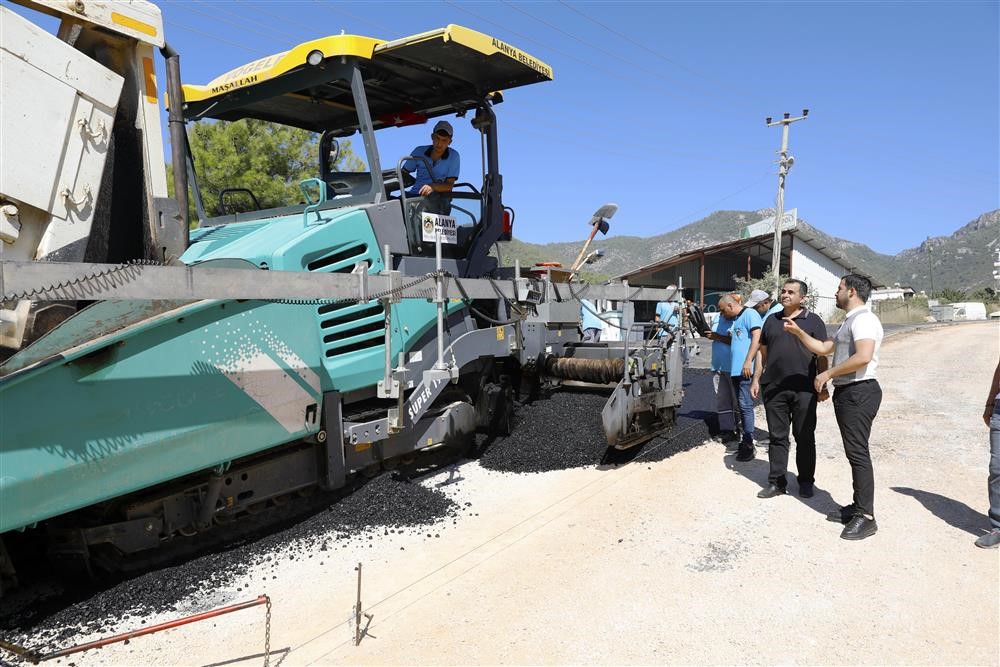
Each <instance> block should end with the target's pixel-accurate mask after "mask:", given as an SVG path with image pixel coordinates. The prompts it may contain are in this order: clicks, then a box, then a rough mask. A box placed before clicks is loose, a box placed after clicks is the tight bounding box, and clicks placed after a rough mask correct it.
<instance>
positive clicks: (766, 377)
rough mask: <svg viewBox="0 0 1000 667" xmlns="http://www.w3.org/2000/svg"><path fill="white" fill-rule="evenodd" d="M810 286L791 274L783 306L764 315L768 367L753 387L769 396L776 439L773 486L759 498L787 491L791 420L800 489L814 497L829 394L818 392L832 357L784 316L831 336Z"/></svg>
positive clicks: (771, 453) (770, 453)
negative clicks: (821, 414) (820, 403)
mask: <svg viewBox="0 0 1000 667" xmlns="http://www.w3.org/2000/svg"><path fill="white" fill-rule="evenodd" d="M808 291H809V287H808V286H807V285H806V284H805V283H804V282H802V281H801V280H795V279H794V278H793V279H790V280H786V281H785V284H784V285H782V287H781V294H780V295H779V297H778V299H779V301H780V302H781V305H782V307H783V310H782V311H780V313H775V314H774V316H773V317H768V318H767V319H765V320H764V327H763V329H762V331H761V335H760V358H761V363H762V366H763V368H764V372H763V374H762V375H761V377H760V381H759V382H758V381H757V380H756V379H754V383H753V385H751V387H750V393H751V395H752V396H753V397H754V398H757V397H758V396H763V400H764V412H765V414H766V415H767V431H768V435H769V437H770V444H769V445H768V447H767V458H768V460H769V461H770V463H771V472H770V474H769V475H768V477H767V481H768V486H767V488H765V489H763V490H762V491H761V492H760V493H758V494H757V497H758V498H774V497H775V496H780V495H782V494H784V493H785V492H786V488H787V486H788V480H787V479H786V478H785V473H786V472H788V450H789V448H790V444H789V440H788V432H789V426H790V427H791V432H792V435H794V436H795V469H796V471H797V473H798V483H799V495H800V496H801V497H803V498H812V496H813V482H815V474H816V401H817V398H818V399H819V400H825V399H826V398H828V397H829V396H828V395H827V394H826V390H825V389H824V390H823V393H821V394H819V395H817V393H816V388H815V387H814V382H815V380H816V375H817V374H818V373H822V372H823V371H825V370H826V366H827V362H826V357H824V356H817V355H816V354H814V353H813V352H810V351H809V350H808V349H806V347H805V345H803V344H802V342H801V341H800V340H799V339H798V338H797V337H796V336H795V335H793V334H791V333H789V332H787V331H785V323H784V321H783V320H782V319H781V318H788V319H789V320H791V321H793V322H795V323H796V324H797V325H798V327H799V328H800V329H801V330H802V331H804V332H805V333H807V334H809V335H810V336H812V337H813V338H816V339H817V340H823V341H825V340H826V325H825V324H824V323H823V320H822V319H820V317H819V316H818V315H816V314H815V313H811V312H809V311H808V310H807V309H806V308H805V307H804V306H803V305H802V302H803V300H804V299H805V297H806V295H807V293H808Z"/></svg>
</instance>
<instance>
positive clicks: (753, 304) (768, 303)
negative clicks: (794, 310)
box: [746, 289, 785, 322]
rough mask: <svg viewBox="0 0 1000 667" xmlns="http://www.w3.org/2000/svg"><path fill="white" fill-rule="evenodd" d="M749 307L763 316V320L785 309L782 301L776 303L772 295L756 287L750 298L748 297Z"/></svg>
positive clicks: (747, 304)
mask: <svg viewBox="0 0 1000 667" xmlns="http://www.w3.org/2000/svg"><path fill="white" fill-rule="evenodd" d="M746 306H747V308H753V309H754V310H756V311H757V313H758V314H759V315H760V317H761V321H762V322H763V320H766V319H767V318H768V317H770V316H771V315H774V314H775V313H777V312H780V311H782V310H784V309H785V307H784V306H782V305H781V304H780V303H775V301H774V299H772V298H771V295H770V294H768V293H767V292H765V291H764V290H762V289H755V290H753V291H752V292H750V298H749V299H747V303H746Z"/></svg>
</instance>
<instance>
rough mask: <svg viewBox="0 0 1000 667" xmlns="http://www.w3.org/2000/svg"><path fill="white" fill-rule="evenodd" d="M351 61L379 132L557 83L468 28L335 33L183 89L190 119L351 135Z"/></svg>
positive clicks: (520, 55)
mask: <svg viewBox="0 0 1000 667" xmlns="http://www.w3.org/2000/svg"><path fill="white" fill-rule="evenodd" d="M310 56H312V61H313V63H314V64H310V63H309V60H310ZM344 58H348V59H353V60H354V61H355V62H357V63H358V65H359V67H360V68H361V71H362V74H363V78H364V82H365V92H366V97H367V99H368V105H369V110H370V112H371V116H372V120H373V122H374V124H375V126H376V127H380V126H387V125H398V124H408V123H414V122H421V119H426V118H432V117H434V116H440V115H444V114H448V113H456V112H459V111H462V110H465V109H468V108H472V107H474V106H475V105H476V104H477V103H478V102H480V101H481V100H482V99H483V97H484V96H485V95H487V94H488V93H490V92H492V91H497V90H504V89H510V88H515V87H518V86H524V85H528V84H532V83H538V82H541V81H549V80H551V79H552V68H551V67H549V66H548V65H547V64H545V63H544V62H542V61H540V60H538V59H537V58H533V57H532V56H530V55H528V54H527V53H524V52H523V51H521V50H519V49H517V48H515V47H513V46H511V45H509V44H507V43H505V42H502V41H500V40H498V39H496V38H494V37H490V36H488V35H484V34H482V33H479V32H476V31H475V30H470V29H469V28H463V27H462V26H457V25H449V26H447V27H445V28H440V29H437V30H431V31H428V32H424V33H420V34H418V35H413V36H411V37H406V38H404V39H399V40H394V41H391V42H386V41H382V40H378V39H373V38H371V37H360V36H357V35H334V36H330V37H322V38H320V39H315V40H312V41H309V42H304V43H302V44H299V45H298V46H296V47H294V48H292V49H290V50H288V51H284V52H282V53H277V54H274V55H272V56H268V57H266V58H261V59H259V60H255V61H253V62H250V63H247V64H246V65H243V66H241V67H238V68H236V69H234V70H231V71H229V72H226V73H225V74H222V75H220V76H218V77H216V78H215V79H213V80H212V81H211V82H209V83H208V84H206V85H203V86H194V85H185V86H184V99H185V111H184V115H185V117H186V118H189V119H197V118H217V119H220V120H238V119H240V118H259V119H262V120H269V121H273V122H278V123H282V124H285V125H291V126H295V127H302V128H305V129H309V130H313V131H323V130H344V131H350V130H351V129H352V128H356V127H357V123H358V120H357V113H356V111H355V109H354V99H353V96H352V94H351V89H350V81H349V80H346V78H345V76H344V73H345V71H346V70H345V68H344V67H343V66H342V63H343V62H344Z"/></svg>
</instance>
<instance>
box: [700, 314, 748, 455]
mask: <svg viewBox="0 0 1000 667" xmlns="http://www.w3.org/2000/svg"><path fill="white" fill-rule="evenodd" d="M732 325H733V321H732V320H731V319H729V318H728V317H726V316H725V315H723V314H722V313H719V317H718V319H717V320H716V321H715V327H714V328H713V329H712V331H705V332H702V335H704V336H705V337H706V338H708V339H709V340H711V341H712V389H713V390H714V391H715V414H716V417H715V423H714V424H712V423H710V424H709V432H710V434H711V435H712V436H717V437H719V438H721V439H722V441H723V442H726V441H727V440H728V439H729V438H730V437H733V436H734V435H735V436H736V439H737V440H739V435H738V434H736V421H735V418H734V416H733V383H732V380H731V379H730V377H731V376H730V375H729V371H730V367H731V365H732V364H731V362H730V355H729V345H728V344H726V343H724V342H722V339H723V337H725V336H728V335H729V328H730V327H731V326H732ZM713 427H714V428H713Z"/></svg>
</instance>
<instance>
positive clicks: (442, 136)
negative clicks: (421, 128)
mask: <svg viewBox="0 0 1000 667" xmlns="http://www.w3.org/2000/svg"><path fill="white" fill-rule="evenodd" d="M434 136H435V137H437V138H438V139H451V135H450V134H448V133H446V132H435V133H434Z"/></svg>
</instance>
